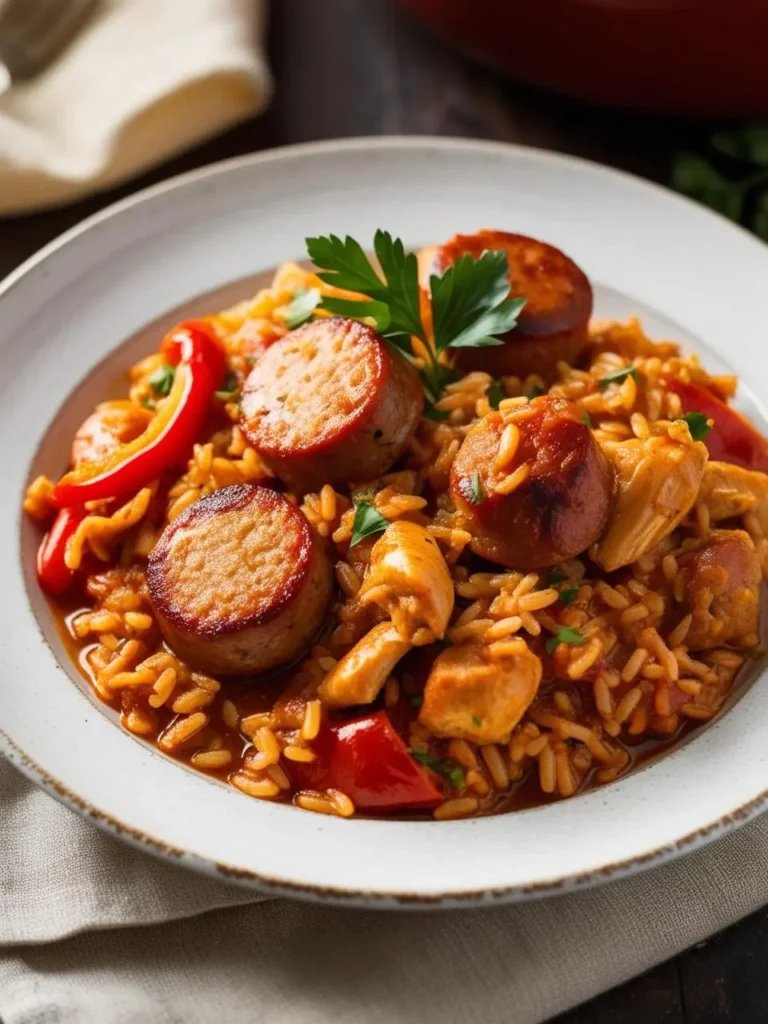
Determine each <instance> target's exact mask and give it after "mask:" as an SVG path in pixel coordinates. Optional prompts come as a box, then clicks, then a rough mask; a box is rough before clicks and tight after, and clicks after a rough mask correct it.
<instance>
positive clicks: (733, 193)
mask: <svg viewBox="0 0 768 1024" xmlns="http://www.w3.org/2000/svg"><path fill="white" fill-rule="evenodd" d="M672 187H673V188H676V189H677V190H678V191H679V192H685V194H686V195H688V196H691V198H692V199H698V200H699V202H701V203H704V204H705V206H710V207H712V209H713V210H717V211H718V212H719V213H722V214H724V215H725V216H726V217H729V218H730V219H731V220H739V219H740V218H741V214H742V211H743V209H744V189H743V188H742V186H741V184H740V183H739V182H735V181H729V180H728V178H725V177H724V176H723V175H722V174H720V172H719V171H716V170H715V168H714V167H713V166H712V165H711V164H710V163H709V161H708V160H706V159H705V158H704V157H703V156H699V155H698V154H696V153H678V154H677V156H676V157H675V162H674V164H673V167H672Z"/></svg>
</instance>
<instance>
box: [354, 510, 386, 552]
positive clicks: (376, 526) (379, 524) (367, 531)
mask: <svg viewBox="0 0 768 1024" xmlns="http://www.w3.org/2000/svg"><path fill="white" fill-rule="evenodd" d="M388 526H389V520H388V519H385V518H384V516H383V515H382V514H381V512H377V511H376V509H375V508H374V507H373V505H371V504H370V503H369V502H367V501H356V502H355V518H354V521H353V523H352V538H351V540H350V542H349V546H350V547H351V548H353V547H354V546H355V544H359V543H360V541H361V540H365V538H366V537H371V536H373V534H375V533H382V532H383V531H384V530H386V528H387V527H388Z"/></svg>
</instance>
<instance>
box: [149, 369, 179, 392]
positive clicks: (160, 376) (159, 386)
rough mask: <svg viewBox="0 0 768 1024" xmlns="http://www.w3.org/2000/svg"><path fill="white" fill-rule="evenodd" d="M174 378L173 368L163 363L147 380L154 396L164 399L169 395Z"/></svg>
mask: <svg viewBox="0 0 768 1024" xmlns="http://www.w3.org/2000/svg"><path fill="white" fill-rule="evenodd" d="M175 377H176V369H175V367H173V366H169V365H168V363H163V365H162V366H159V367H158V368H157V369H156V370H155V372H154V373H153V374H152V376H151V377H150V378H149V386H150V387H151V388H152V390H153V391H154V392H155V394H156V395H160V396H161V397H162V398H165V397H166V395H169V394H170V393H171V388H172V387H173V381H174V378H175Z"/></svg>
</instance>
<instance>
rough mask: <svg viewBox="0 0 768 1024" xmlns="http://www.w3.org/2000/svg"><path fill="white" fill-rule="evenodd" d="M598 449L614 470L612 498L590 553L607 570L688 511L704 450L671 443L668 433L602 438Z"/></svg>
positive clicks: (634, 555)
mask: <svg viewBox="0 0 768 1024" xmlns="http://www.w3.org/2000/svg"><path fill="white" fill-rule="evenodd" d="M602 447H603V451H604V452H605V454H606V455H607V456H608V458H609V460H610V462H611V464H612V466H613V468H614V470H615V474H616V496H615V500H614V505H613V510H612V512H611V515H610V518H609V520H608V525H607V527H606V529H605V531H604V533H603V535H602V537H601V538H600V539H599V540H598V542H597V544H596V545H595V547H594V548H593V549H592V551H591V557H592V559H593V561H595V562H597V564H598V565H599V566H601V567H602V568H603V569H605V570H606V572H613V571H614V570H615V569H620V568H621V567H622V566H623V565H630V564H631V563H632V562H635V561H637V559H638V558H640V556H641V555H644V554H645V553H646V552H648V551H650V550H651V549H652V548H654V547H655V546H656V545H657V544H658V543H659V541H661V540H663V538H664V537H666V536H667V535H668V534H669V533H671V532H672V530H674V529H675V527H676V526H677V525H678V523H680V521H681V520H682V519H683V518H684V517H685V516H686V515H687V514H688V512H689V511H690V509H691V508H692V507H693V504H694V502H695V501H696V497H697V495H698V493H699V485H700V483H701V479H702V475H703V473H704V467H705V466H706V463H707V449H706V448H705V447H704V445H703V444H702V443H701V442H700V441H696V442H684V441H677V440H675V439H674V438H672V437H670V436H669V435H668V434H663V435H658V436H655V437H649V438H644V439H641V438H632V440H629V441H607V442H603V445H602Z"/></svg>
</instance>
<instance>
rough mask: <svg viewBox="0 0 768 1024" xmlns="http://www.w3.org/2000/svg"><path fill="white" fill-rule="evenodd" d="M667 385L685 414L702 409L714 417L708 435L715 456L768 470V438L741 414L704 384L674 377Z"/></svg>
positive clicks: (711, 453)
mask: <svg viewBox="0 0 768 1024" xmlns="http://www.w3.org/2000/svg"><path fill="white" fill-rule="evenodd" d="M666 386H667V388H668V389H669V390H670V391H672V392H673V393H674V394H676V395H678V396H679V398H680V403H681V405H682V407H683V412H684V413H687V412H700V413H703V415H704V416H706V417H707V419H708V420H712V423H713V426H712V429H711V430H710V431H709V433H708V434H707V436H706V437H705V438H704V444H705V445H706V446H707V448H708V449H709V457H710V458H711V459H715V460H716V461H718V462H730V463H732V464H733V465H734V466H742V467H743V468H744V469H756V470H759V471H760V472H761V473H768V441H767V440H766V439H765V438H764V437H763V435H762V434H761V433H759V431H758V430H756V429H755V427H753V426H752V424H751V423H750V422H749V421H748V420H746V419H745V418H744V417H743V416H742V415H741V413H739V412H737V411H736V410H735V409H732V408H731V406H729V405H726V404H725V402H723V401H722V400H721V399H720V398H718V397H717V396H716V395H714V394H712V392H711V391H708V390H707V389H706V388H704V387H702V386H701V385H700V384H692V383H690V382H689V381H684V380H677V379H676V378H670V379H668V380H667V382H666Z"/></svg>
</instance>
